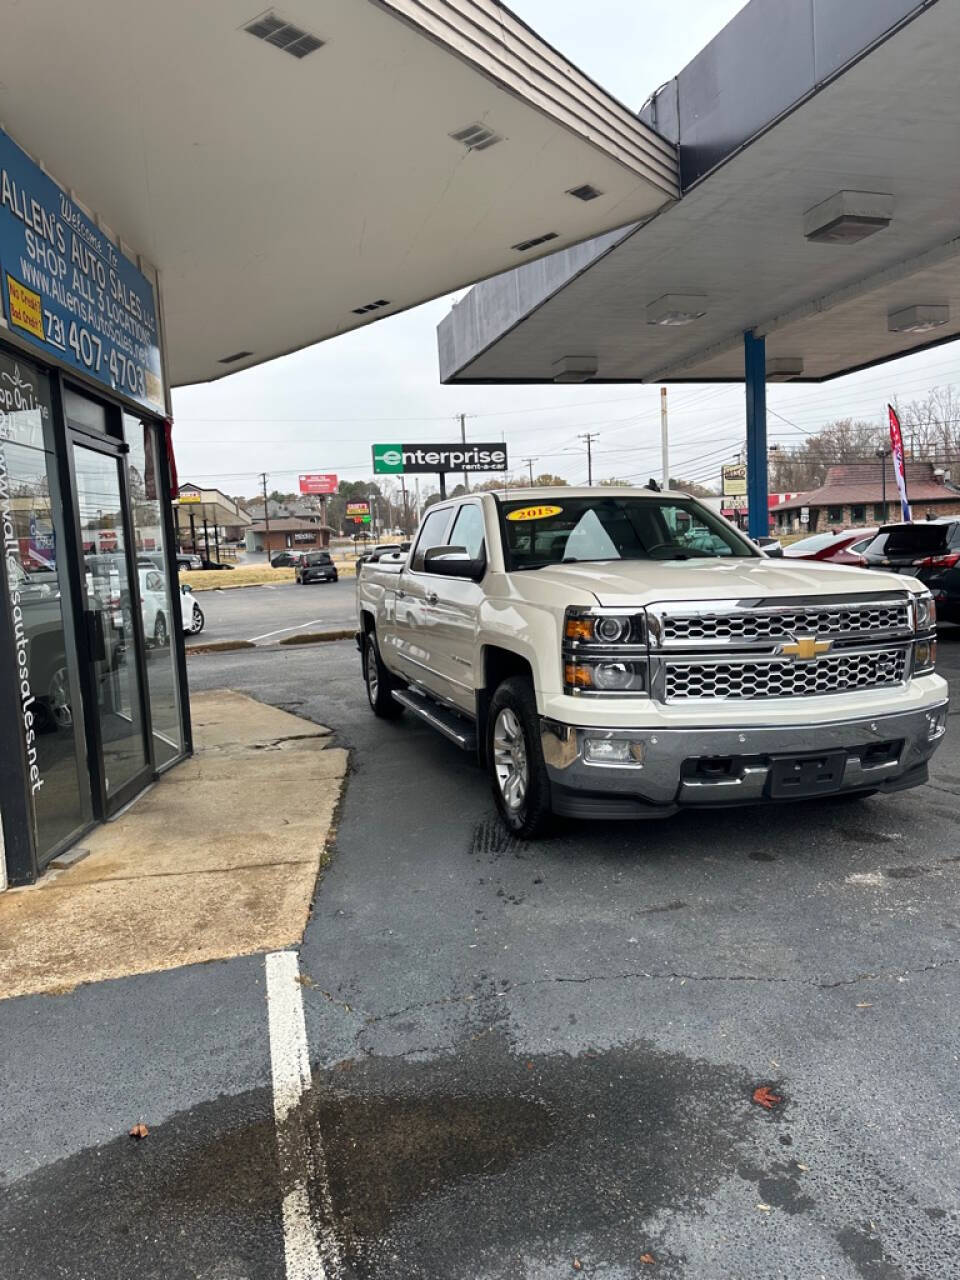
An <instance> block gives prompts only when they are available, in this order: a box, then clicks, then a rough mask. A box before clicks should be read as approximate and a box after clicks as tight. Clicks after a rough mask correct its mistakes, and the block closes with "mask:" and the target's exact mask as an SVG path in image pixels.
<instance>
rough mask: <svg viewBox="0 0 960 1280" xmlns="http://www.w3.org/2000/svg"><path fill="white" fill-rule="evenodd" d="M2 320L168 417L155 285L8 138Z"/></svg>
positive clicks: (2, 183) (0, 138) (0, 157)
mask: <svg viewBox="0 0 960 1280" xmlns="http://www.w3.org/2000/svg"><path fill="white" fill-rule="evenodd" d="M0 315H2V316H3V318H4V319H5V320H6V323H7V325H8V326H9V330H10V332H11V333H12V334H16V335H17V337H19V338H22V339H24V340H25V341H26V342H28V343H30V344H31V345H32V346H34V347H37V348H39V349H40V350H41V351H42V352H44V354H45V355H46V356H48V357H49V358H51V359H54V360H56V361H58V362H59V363H60V364H65V365H67V366H68V367H69V368H73V369H79V370H80V372H81V373H85V374H87V375H88V376H89V377H91V378H95V379H96V380H97V381H98V382H101V383H103V385H104V386H107V387H110V388H111V389H112V390H114V391H117V392H119V393H121V394H122V395H125V396H127V397H128V398H129V399H131V400H136V401H137V402H138V403H139V404H142V405H144V406H146V407H147V408H150V409H155V410H159V411H161V412H162V411H163V407H164V400H163V383H162V380H161V372H160V343H159V340H158V337H157V312H156V304H155V301H154V296H153V288H152V287H151V285H150V281H149V280H148V279H147V278H146V276H144V275H143V274H142V272H140V271H139V270H138V269H137V268H136V267H135V266H134V265H133V263H132V262H131V261H130V260H129V258H126V257H125V256H124V255H123V254H122V253H121V252H120V250H119V249H118V248H117V247H116V245H114V244H112V243H111V241H110V240H108V239H107V237H106V236H105V235H104V234H103V232H102V231H101V230H100V228H99V227H97V226H96V225H95V224H94V223H93V222H91V220H90V219H89V218H88V217H87V215H86V214H85V213H84V212H83V210H82V209H81V208H80V207H79V205H76V204H74V202H73V201H72V200H71V199H70V198H69V196H67V195H66V194H65V193H64V192H63V191H61V190H60V188H59V187H58V186H57V184H56V183H55V182H54V181H53V180H52V179H51V178H48V177H47V175H46V174H45V173H44V172H43V170H42V169H39V168H38V167H37V166H36V165H35V164H34V163H33V161H32V160H31V159H30V158H29V156H27V155H26V153H25V152H23V151H21V150H20V148H19V147H18V146H17V145H16V144H15V143H14V142H12V141H11V140H10V138H8V137H7V135H6V134H5V133H4V132H3V131H2V130H0Z"/></svg>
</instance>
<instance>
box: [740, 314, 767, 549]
mask: <svg viewBox="0 0 960 1280" xmlns="http://www.w3.org/2000/svg"><path fill="white" fill-rule="evenodd" d="M743 366H744V377H745V382H746V389H747V532H748V533H749V534H750V537H751V538H765V537H766V536H767V534H768V533H769V532H770V512H769V508H768V505H767V344H766V341H765V339H763V338H758V337H757V336H756V335H755V334H754V333H753V332H752V331H751V330H748V331H747V332H746V333H745V334H744V335H743Z"/></svg>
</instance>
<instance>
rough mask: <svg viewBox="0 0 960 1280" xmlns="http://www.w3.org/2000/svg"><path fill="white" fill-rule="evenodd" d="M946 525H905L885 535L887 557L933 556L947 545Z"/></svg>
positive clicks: (947, 527)
mask: <svg viewBox="0 0 960 1280" xmlns="http://www.w3.org/2000/svg"><path fill="white" fill-rule="evenodd" d="M948 529H949V526H948V525H945V524H907V525H902V526H899V527H898V528H896V529H891V530H890V532H889V533H888V535H887V545H886V553H887V555H888V556H910V555H925V556H929V555H933V554H935V553H936V552H937V551H941V550H942V549H943V548H944V547H945V546H946V545H947V531H948Z"/></svg>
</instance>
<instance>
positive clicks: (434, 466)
mask: <svg viewBox="0 0 960 1280" xmlns="http://www.w3.org/2000/svg"><path fill="white" fill-rule="evenodd" d="M506 469H507V446H506V445H505V444H503V443H502V442H501V441H494V443H493V444H474V443H472V442H470V443H468V444H375V445H374V446H373V473H374V475H378V476H385V475H386V476H390V475H393V476H398V475H426V474H430V473H432V474H434V475H436V474H437V473H438V472H441V471H442V472H447V471H506Z"/></svg>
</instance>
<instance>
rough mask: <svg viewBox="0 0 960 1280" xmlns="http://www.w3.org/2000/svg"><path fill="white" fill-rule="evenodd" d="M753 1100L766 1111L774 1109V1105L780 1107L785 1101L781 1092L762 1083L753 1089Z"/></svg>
mask: <svg viewBox="0 0 960 1280" xmlns="http://www.w3.org/2000/svg"><path fill="white" fill-rule="evenodd" d="M753 1100H754V1102H755V1103H756V1104H757V1106H758V1107H763V1108H764V1109H765V1110H766V1111H772V1110H773V1108H774V1107H778V1106H779V1105H780V1103H781V1102H782V1101H783V1098H782V1097H781V1096H780V1094H779V1093H774V1092H773V1090H772V1089H771V1088H770V1086H769V1085H766V1084H762V1085H760V1086H759V1087H758V1088H756V1089H754V1091H753Z"/></svg>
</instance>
